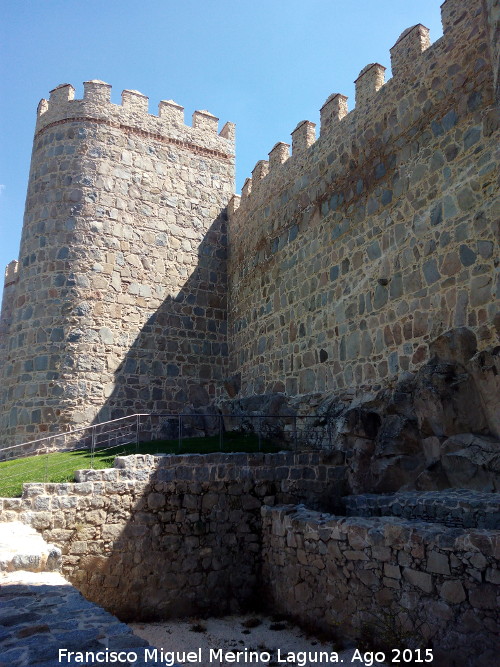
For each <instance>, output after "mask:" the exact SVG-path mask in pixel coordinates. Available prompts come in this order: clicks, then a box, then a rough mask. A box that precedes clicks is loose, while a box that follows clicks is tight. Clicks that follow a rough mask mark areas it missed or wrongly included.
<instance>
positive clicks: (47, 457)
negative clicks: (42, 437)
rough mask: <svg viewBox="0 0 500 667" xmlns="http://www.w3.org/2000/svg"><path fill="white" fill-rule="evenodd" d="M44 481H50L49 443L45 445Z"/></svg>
mask: <svg viewBox="0 0 500 667" xmlns="http://www.w3.org/2000/svg"><path fill="white" fill-rule="evenodd" d="M44 481H45V482H48V481H49V446H48V445H47V446H46V447H45V474H44Z"/></svg>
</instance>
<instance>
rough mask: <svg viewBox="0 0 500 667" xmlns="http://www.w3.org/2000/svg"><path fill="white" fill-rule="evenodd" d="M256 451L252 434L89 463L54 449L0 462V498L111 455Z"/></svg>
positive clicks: (266, 444)
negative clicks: (49, 452) (46, 452)
mask: <svg viewBox="0 0 500 667" xmlns="http://www.w3.org/2000/svg"><path fill="white" fill-rule="evenodd" d="M283 448H284V447H283V446H278V445H275V444H273V443H272V442H270V441H268V440H264V439H262V441H261V447H260V451H262V452H277V451H280V450H281V449H283ZM219 451H222V452H226V453H230V452H258V451H259V439H258V437H257V436H256V435H253V434H241V433H225V434H224V439H223V442H222V449H221V448H220V441H219V436H218V435H217V436H211V437H208V438H186V439H185V440H183V441H182V443H181V447H180V448H179V442H178V441H177V440H154V441H153V442H141V443H139V445H138V446H137V445H136V444H135V443H132V444H129V445H116V446H115V447H109V448H108V447H107V448H105V449H98V450H96V452H95V454H94V460H93V462H92V460H91V455H90V451H89V450H88V449H79V450H74V451H70V452H54V453H52V454H41V455H39V456H27V457H25V458H21V459H14V460H11V461H2V462H0V497H3V498H14V497H16V496H20V495H21V494H22V490H23V484H24V483H25V482H56V483H58V482H72V481H74V473H75V470H86V469H88V468H94V469H102V468H112V467H113V462H114V459H115V456H126V455H127V454H209V453H211V452H219Z"/></svg>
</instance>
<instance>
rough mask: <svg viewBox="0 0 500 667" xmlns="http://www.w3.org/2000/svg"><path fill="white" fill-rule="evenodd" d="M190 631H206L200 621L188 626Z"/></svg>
mask: <svg viewBox="0 0 500 667" xmlns="http://www.w3.org/2000/svg"><path fill="white" fill-rule="evenodd" d="M189 629H190V631H191V632H206V631H207V629H206V627H205V626H204V625H202V624H201V623H194V624H193V625H192V626H191V627H190V628H189Z"/></svg>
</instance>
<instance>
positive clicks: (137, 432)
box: [135, 415, 140, 454]
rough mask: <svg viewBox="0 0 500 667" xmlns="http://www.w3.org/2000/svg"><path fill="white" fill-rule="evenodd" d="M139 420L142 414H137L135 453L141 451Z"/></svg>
mask: <svg viewBox="0 0 500 667" xmlns="http://www.w3.org/2000/svg"><path fill="white" fill-rule="evenodd" d="M139 420H140V415H136V419H135V453H136V454H138V453H139Z"/></svg>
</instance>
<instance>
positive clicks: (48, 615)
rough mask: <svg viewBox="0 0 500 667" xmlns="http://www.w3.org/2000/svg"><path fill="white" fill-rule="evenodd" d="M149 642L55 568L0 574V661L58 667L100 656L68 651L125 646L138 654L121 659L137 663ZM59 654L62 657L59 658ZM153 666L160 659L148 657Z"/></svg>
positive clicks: (112, 649) (23, 666)
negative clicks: (74, 585) (99, 605)
mask: <svg viewBox="0 0 500 667" xmlns="http://www.w3.org/2000/svg"><path fill="white" fill-rule="evenodd" d="M147 646H148V643H147V642H146V641H144V640H143V639H140V638H139V637H137V636H136V635H134V634H133V632H132V631H131V629H130V628H129V627H128V626H127V625H125V624H124V623H120V621H119V620H118V619H117V618H116V617H114V616H112V615H111V614H108V613H107V612H106V611H104V609H101V608H100V607H98V606H97V605H95V604H93V603H91V602H88V601H87V600H85V598H84V597H83V596H82V595H81V594H80V593H79V592H78V591H77V590H76V588H74V587H73V586H72V585H71V584H70V583H68V581H66V579H64V577H63V576H62V575H61V574H59V573H57V572H37V573H34V572H11V573H2V574H0V665H2V666H4V665H5V667H7V666H8V667H27V666H29V667H55V666H56V665H57V666H58V667H60V665H61V664H66V665H72V666H73V665H82V664H85V665H89V667H90V666H94V665H99V664H102V663H103V660H102V659H101V660H99V659H98V657H99V656H97V659H95V660H94V659H92V658H90V659H88V660H85V659H84V660H81V659H78V656H77V655H73V656H69V657H70V659H69V660H66V655H68V654H67V653H65V654H63V655H62V656H60V655H59V650H60V649H66V650H67V651H68V652H70V651H73V652H84V653H85V652H87V651H88V652H91V653H94V654H96V655H97V654H98V653H100V654H101V657H102V656H103V655H105V654H106V652H108V653H112V652H118V651H120V652H121V651H124V652H125V653H130V656H131V657H132V655H133V654H136V655H137V658H138V659H137V660H130V661H128V660H124V662H123V663H122V664H125V665H135V667H139V666H140V667H142V666H143V665H145V664H146V662H145V661H144V650H145V648H146V647H147ZM60 657H62V658H63V659H62V660H59V658H60ZM147 664H148V665H150V666H152V667H159V666H160V665H164V663H162V662H160V661H155V660H151V661H148V662H147Z"/></svg>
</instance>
